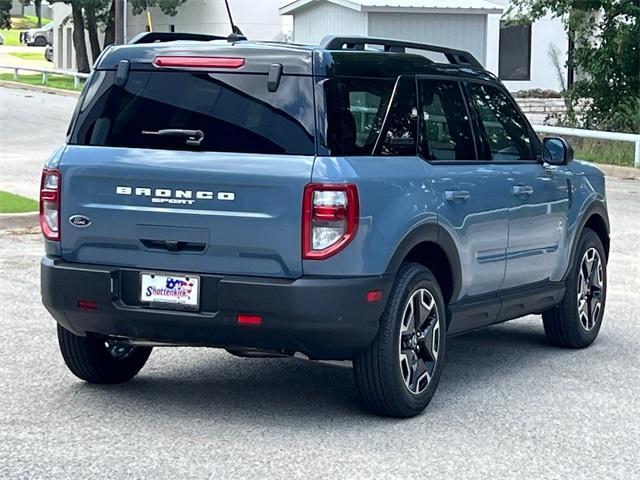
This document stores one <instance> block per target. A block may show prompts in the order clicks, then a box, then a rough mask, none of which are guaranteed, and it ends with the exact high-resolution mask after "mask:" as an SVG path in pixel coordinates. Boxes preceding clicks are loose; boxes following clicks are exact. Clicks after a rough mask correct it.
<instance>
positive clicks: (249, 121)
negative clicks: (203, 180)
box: [69, 71, 315, 155]
mask: <svg viewBox="0 0 640 480" xmlns="http://www.w3.org/2000/svg"><path fill="white" fill-rule="evenodd" d="M114 82H115V72H112V71H109V72H105V71H102V72H96V73H95V75H94V80H93V82H92V84H91V85H89V86H88V87H87V93H86V95H85V98H84V100H83V103H82V105H81V106H80V108H79V109H78V113H77V115H78V116H77V119H76V121H75V123H74V128H73V131H72V133H71V136H70V138H69V143H71V144H78V145H96V146H110V147H130V148H158V149H176V150H202V151H216V152H239V153H260V154H277V155H313V154H314V153H315V138H314V132H315V122H314V104H313V81H312V79H311V78H310V77H302V76H298V77H296V76H286V75H285V76H283V77H282V79H281V81H280V85H279V87H278V89H277V90H276V91H275V92H269V91H268V89H267V76H266V75H258V74H227V73H224V74H209V73H200V72H193V73H192V72H143V71H132V72H130V74H129V78H128V80H127V83H126V85H125V86H124V87H118V86H116V85H115V84H114ZM194 131H199V132H201V135H200V133H198V135H197V138H198V140H199V141H196V142H194V141H188V140H189V132H194Z"/></svg>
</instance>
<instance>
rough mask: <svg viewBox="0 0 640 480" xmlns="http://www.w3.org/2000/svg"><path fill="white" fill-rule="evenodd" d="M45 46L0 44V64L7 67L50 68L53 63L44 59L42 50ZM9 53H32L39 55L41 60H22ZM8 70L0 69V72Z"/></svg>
mask: <svg viewBox="0 0 640 480" xmlns="http://www.w3.org/2000/svg"><path fill="white" fill-rule="evenodd" d="M45 48H46V47H27V46H26V45H20V46H11V45H0V65H3V66H8V67H25V68H41V69H51V68H53V63H51V62H47V61H46V60H45V59H44V50H45ZM11 53H34V54H38V55H40V58H42V60H24V59H22V58H18V57H14V56H13V55H11ZM6 72H8V70H2V71H1V72H0V73H6Z"/></svg>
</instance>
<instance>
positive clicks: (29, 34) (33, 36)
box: [24, 22, 53, 47]
mask: <svg viewBox="0 0 640 480" xmlns="http://www.w3.org/2000/svg"><path fill="white" fill-rule="evenodd" d="M24 42H25V43H26V44H27V45H29V46H30V47H45V46H47V45H51V44H52V43H53V22H51V23H47V24H46V25H45V26H44V27H42V28H32V29H30V30H27V31H26V32H25V34H24Z"/></svg>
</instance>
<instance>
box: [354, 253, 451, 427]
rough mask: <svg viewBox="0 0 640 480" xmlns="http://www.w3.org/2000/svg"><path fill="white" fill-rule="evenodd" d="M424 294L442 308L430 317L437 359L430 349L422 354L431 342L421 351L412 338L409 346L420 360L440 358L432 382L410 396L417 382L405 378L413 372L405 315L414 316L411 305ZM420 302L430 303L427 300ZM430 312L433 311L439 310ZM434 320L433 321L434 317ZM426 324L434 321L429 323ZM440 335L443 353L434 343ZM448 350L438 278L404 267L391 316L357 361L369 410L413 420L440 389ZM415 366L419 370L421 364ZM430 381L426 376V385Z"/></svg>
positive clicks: (419, 268) (417, 267) (358, 379)
mask: <svg viewBox="0 0 640 480" xmlns="http://www.w3.org/2000/svg"><path fill="white" fill-rule="evenodd" d="M424 290H426V291H428V293H429V294H430V295H431V298H430V305H431V306H433V305H434V304H435V307H436V309H437V310H436V315H437V318H435V319H434V318H432V317H429V318H431V319H430V320H429V318H427V320H429V321H430V322H432V323H431V324H432V325H433V328H432V330H431V334H432V337H431V338H433V339H434V340H432V341H431V346H432V347H433V348H432V350H433V351H435V353H437V355H435V356H433V355H431V356H430V355H429V353H427V352H426V350H422V351H421V350H420V348H423V349H424V348H426V344H428V343H429V342H426V341H425V344H424V345H423V344H420V345H419V346H416V344H415V342H414V343H413V344H411V339H409V341H408V342H409V345H413V346H414V347H413V348H417V349H418V350H416V351H415V355H416V356H415V357H412V359H414V360H415V359H417V361H420V356H421V355H426V356H427V357H429V358H434V361H433V364H432V368H433V370H432V371H431V372H430V379H427V383H426V385H425V386H424V389H423V390H422V391H420V390H419V386H418V388H416V392H413V391H410V389H411V386H410V385H409V384H411V383H412V382H411V381H407V379H406V376H405V375H406V372H407V370H406V368H405V366H407V365H408V364H409V362H410V360H409V359H408V357H406V356H405V359H406V360H405V361H406V362H407V363H404V364H403V363H402V360H401V356H402V355H401V352H403V351H405V350H403V347H401V346H400V345H401V344H402V345H405V343H403V342H405V340H403V339H404V338H406V337H407V335H409V336H411V334H410V333H408V332H405V334H404V336H402V334H401V330H402V329H403V328H405V327H404V323H406V318H408V316H406V315H405V313H408V310H407V309H408V308H409V305H408V304H409V300H410V299H413V298H414V296H415V295H417V294H421V295H422V293H420V292H424ZM419 298H422V299H424V297H419ZM412 311H413V310H412ZM428 312H433V307H432V308H431V309H430V310H428ZM421 313H422V310H421ZM429 315H430V316H431V315H432V313H429ZM403 317H405V318H403ZM409 321H410V322H411V321H412V320H409ZM426 323H428V322H427V321H426V320H425V324H426ZM436 324H437V326H438V327H437V333H435V330H436V328H435V325H436ZM436 335H437V349H436V348H435V343H434V342H435V341H436V340H435V337H436ZM426 336H428V334H423V335H422V337H420V336H418V337H417V338H422V340H419V341H424V338H425V337H426ZM412 338H413V337H412ZM413 340H415V338H413ZM445 347H446V317H445V309H444V300H443V297H442V292H441V291H440V287H439V286H438V282H437V280H436V278H435V276H434V275H433V273H431V271H430V270H428V269H427V268H425V267H424V266H422V265H420V264H417V263H404V264H403V265H402V266H401V268H400V270H399V271H398V274H397V276H396V279H395V282H394V284H393V288H392V289H391V293H390V295H389V299H388V301H387V305H386V308H385V311H384V313H383V314H382V317H381V319H380V328H379V330H378V334H377V335H376V337H375V339H374V340H373V342H372V343H371V345H370V346H369V347H367V349H365V350H364V351H362V352H361V353H359V354H358V356H357V357H356V358H355V359H354V361H353V370H354V375H355V380H356V385H357V387H358V391H359V392H360V396H361V398H362V402H363V404H364V406H365V408H366V409H367V410H369V411H371V412H373V413H375V414H378V415H384V416H390V417H397V418H406V417H412V416H414V415H417V414H419V413H420V412H422V411H423V410H424V409H425V408H426V407H427V405H428V404H429V402H430V401H431V398H432V397H433V394H434V393H435V391H436V388H437V386H438V381H439V380H440V374H441V372H442V364H443V359H444V354H445ZM409 348H412V347H409ZM415 364H416V365H417V362H416V363H415ZM429 364H430V363H429ZM401 365H402V366H401ZM425 365H426V363H425ZM424 379H425V378H424V377H423V381H424ZM418 383H420V382H418Z"/></svg>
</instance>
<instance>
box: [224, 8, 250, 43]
mask: <svg viewBox="0 0 640 480" xmlns="http://www.w3.org/2000/svg"><path fill="white" fill-rule="evenodd" d="M224 4H225V6H226V7H227V15H229V23H230V24H231V35H229V36H228V37H227V41H229V42H238V41H240V40H246V39H247V37H245V36H244V34H243V33H242V30H240V28H238V26H237V25H236V24H234V23H233V17H232V16H231V8H229V0H224Z"/></svg>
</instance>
